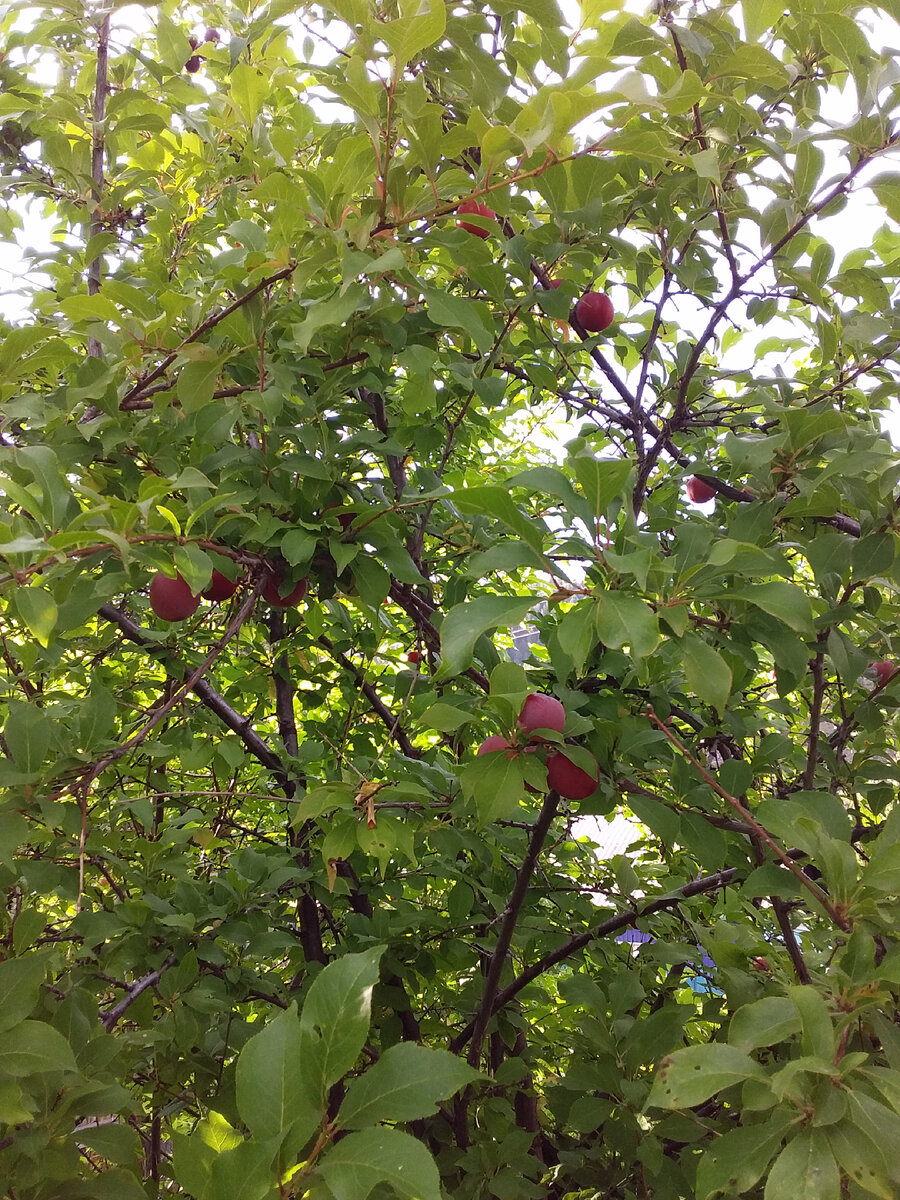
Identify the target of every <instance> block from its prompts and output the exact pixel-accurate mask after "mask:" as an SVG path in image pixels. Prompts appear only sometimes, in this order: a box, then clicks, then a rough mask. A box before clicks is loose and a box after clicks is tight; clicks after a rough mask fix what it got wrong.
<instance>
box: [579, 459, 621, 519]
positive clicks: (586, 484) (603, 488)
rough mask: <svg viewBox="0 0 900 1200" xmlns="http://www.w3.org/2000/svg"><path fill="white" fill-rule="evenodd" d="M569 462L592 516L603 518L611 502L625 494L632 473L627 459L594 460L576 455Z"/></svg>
mask: <svg viewBox="0 0 900 1200" xmlns="http://www.w3.org/2000/svg"><path fill="white" fill-rule="evenodd" d="M569 462H570V464H571V467H572V470H573V471H574V472H575V477H576V479H577V480H578V482H579V484H580V485H581V490H582V491H583V492H584V494H585V496H586V497H587V499H588V500H589V502H590V505H591V508H592V509H593V510H594V515H595V516H597V517H603V516H605V515H606V510H607V509H608V508H609V506H610V504H611V503H612V502H613V500H616V499H618V498H619V497H621V496H622V495H623V493H624V492H625V488H626V486H627V484H628V481H629V479H630V477H631V473H632V467H631V463H630V462H629V460H628V459H627V458H622V459H616V458H595V457H594V456H593V455H587V454H578V455H576V456H575V457H574V458H571V459H569Z"/></svg>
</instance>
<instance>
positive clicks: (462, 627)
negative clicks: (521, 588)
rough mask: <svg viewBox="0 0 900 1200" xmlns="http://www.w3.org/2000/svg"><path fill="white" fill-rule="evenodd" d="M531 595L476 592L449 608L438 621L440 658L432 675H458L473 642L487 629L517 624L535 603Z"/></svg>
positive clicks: (446, 676)
mask: <svg viewBox="0 0 900 1200" xmlns="http://www.w3.org/2000/svg"><path fill="white" fill-rule="evenodd" d="M536 599H537V598H536V597H534V596H479V597H478V599H477V600H470V601H469V602H468V603H466V604H457V605H456V607H455V608H451V609H450V611H449V612H448V613H447V615H446V616H445V617H444V620H443V622H442V623H441V656H442V662H441V666H440V669H439V670H438V672H437V674H436V675H435V678H436V679H437V680H441V679H449V678H450V677H451V676H453V675H459V674H460V672H462V671H464V670H465V669H466V668H467V667H468V666H469V665H470V664H471V662H472V655H473V653H474V651H475V643H476V642H477V641H478V639H479V638H480V637H482V636H483V635H484V634H485V633H487V632H488V631H490V630H494V629H497V628H499V627H501V626H502V627H505V628H509V626H510V625H518V623H519V622H520V621H521V620H522V619H523V617H524V616H525V614H526V613H527V612H528V611H529V610H530V609H531V607H532V606H533V605H534V604H535V603H536Z"/></svg>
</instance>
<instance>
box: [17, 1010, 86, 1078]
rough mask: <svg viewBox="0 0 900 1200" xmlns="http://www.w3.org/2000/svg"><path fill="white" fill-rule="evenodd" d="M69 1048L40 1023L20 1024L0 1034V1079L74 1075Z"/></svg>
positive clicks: (54, 1032)
mask: <svg viewBox="0 0 900 1200" xmlns="http://www.w3.org/2000/svg"><path fill="white" fill-rule="evenodd" d="M77 1070H78V1067H77V1066H76V1063H75V1056H74V1055H73V1053H72V1047H71V1046H70V1045H69V1043H68V1042H67V1041H66V1039H65V1038H64V1037H63V1035H62V1034H61V1033H59V1032H58V1031H57V1030H55V1029H54V1028H53V1026H52V1025H46V1024H45V1023H44V1022H43V1021H20V1022H19V1023H18V1024H17V1025H14V1026H13V1027H12V1028H11V1029H7V1030H5V1031H4V1032H3V1033H0V1075H3V1074H4V1073H5V1074H7V1075H13V1076H17V1077H19V1076H26V1075H34V1074H38V1073H40V1072H43V1071H77Z"/></svg>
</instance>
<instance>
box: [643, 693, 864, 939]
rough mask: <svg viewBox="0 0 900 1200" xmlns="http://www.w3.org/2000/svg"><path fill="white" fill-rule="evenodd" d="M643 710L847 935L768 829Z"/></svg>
mask: <svg viewBox="0 0 900 1200" xmlns="http://www.w3.org/2000/svg"><path fill="white" fill-rule="evenodd" d="M646 711H647V716H648V717H649V718H650V720H651V721H653V723H654V724H655V725H657V726H658V727H659V728H660V729H661V730H662V732H663V733H664V734H665V735H666V737H667V738H668V739H669V741H670V742H671V743H672V745H673V746H675V747H676V748H677V749H678V750H679V751H680V752H681V754H683V755H684V757H685V758H686V759H687V760H688V762H690V763H692V764H693V766H694V767H695V768H696V769H697V770H698V771H699V772H700V774H701V775H702V776H703V778H704V780H705V781H706V782H707V783H708V784H709V786H710V787H711V788H712V789H713V791H714V792H715V793H716V794H717V795H719V796H721V797H722V799H723V800H725V801H726V802H727V803H728V804H730V805H731V807H732V808H733V809H734V810H735V812H737V813H738V814H739V815H740V817H741V818H742V820H744V821H746V822H747V824H748V825H749V826H750V827H751V828H752V830H753V832H754V833H755V834H756V836H757V837H759V838H761V840H762V841H764V842H765V844H766V845H767V846H768V847H769V849H770V850H772V851H773V852H774V853H775V854H776V855H777V856H778V858H780V859H781V861H782V863H784V865H785V866H786V867H787V869H788V870H789V871H790V872H791V874H792V875H794V876H796V878H797V879H798V880H799V881H800V882H801V883H802V884H803V886H804V887H805V888H806V890H807V891H808V892H809V893H810V894H811V895H812V896H813V897H814V899H815V900H817V901H818V903H819V904H820V905H821V906H822V908H824V909H825V911H826V912H827V913H828V915H829V917H831V919H832V921H834V923H835V925H837V927H838V928H839V929H843V930H844V931H845V932H849V931H850V929H851V928H852V926H851V924H850V922H849V920H848V919H847V917H846V916H845V915H844V914H843V913H842V912H840V911H839V910H838V909H837V907H836V906H835V905H834V904H833V903H832V901H831V900H830V899H829V897H828V896H827V895H826V894H825V893H824V892H823V891H822V889H821V888H820V887H818V886H817V885H816V884H815V883H814V882H813V881H812V880H811V879H810V878H809V876H808V875H805V874H804V872H803V871H802V870H801V868H800V867H798V866H797V864H796V863H795V862H794V860H793V859H792V858H791V857H790V855H789V854H787V853H786V852H785V851H784V850H782V848H781V847H780V846H779V845H778V843H777V842H776V841H775V839H774V838H773V837H772V835H771V834H770V833H769V832H768V830H766V829H764V828H763V826H762V825H760V823H759V822H758V821H757V820H756V818H755V817H754V816H753V814H752V813H751V812H750V810H749V809H748V808H745V807H744V805H743V804H742V803H741V802H740V800H738V798H737V797H736V796H732V795H731V793H730V792H726V790H725V789H724V788H723V787H722V786H721V785H720V784H719V783H718V782H717V781H716V780H715V779H714V778H713V777H712V775H710V773H709V771H707V769H706V768H705V767H704V766H703V764H702V763H701V762H700V761H699V760H698V759H697V758H695V757H694V755H693V754H692V753H691V751H690V750H689V749H688V748H687V746H685V744H684V743H683V742H682V741H681V739H680V738H678V737H677V736H676V735H675V734H674V733H673V732H672V730H671V729H669V727H668V725H666V723H665V721H662V720H660V718H659V717H658V716H657V715H656V713H655V712H654V711H653V709H652V708H648V709H647V710H646Z"/></svg>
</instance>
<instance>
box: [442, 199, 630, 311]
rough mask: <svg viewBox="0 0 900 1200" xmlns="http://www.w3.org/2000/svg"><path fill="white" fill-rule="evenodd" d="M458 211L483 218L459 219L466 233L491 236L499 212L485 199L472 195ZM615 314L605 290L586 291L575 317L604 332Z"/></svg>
mask: <svg viewBox="0 0 900 1200" xmlns="http://www.w3.org/2000/svg"><path fill="white" fill-rule="evenodd" d="M456 211H457V213H459V214H460V215H461V216H463V217H467V216H469V217H480V218H481V222H480V223H478V224H476V223H475V222H474V221H465V220H461V221H457V222H456V224H457V225H458V227H459V228H460V229H464V230H465V231H466V233H471V234H472V235H473V236H474V237H477V238H481V239H482V240H483V239H484V238H489V237H490V236H491V230H490V226H489V224H488V222H491V221H496V219H497V214H496V213H495V212H494V210H493V209H492V208H488V206H487V205H486V204H485V203H484V202H483V201H481V200H476V199H475V197H474V196H470V197H469V199H468V200H463V202H462V203H461V204H459V205H457V208H456ZM559 284H560V281H559V280H558V279H551V280H550V287H552V288H558V287H559ZM615 315H616V314H615V309H614V308H613V305H612V300H610V298H609V296H607V295H605V294H604V293H603V292H585V293H584V295H583V296H582V297H581V299H580V300H579V301H578V302H577V303H576V305H575V319H576V320H577V321H578V322H579V324H580V325H581V326H582V328H583V329H584V330H585V331H586V332H587V333H602V332H603V330H604V329H608V328H609V327H610V325H612V323H613V318H614V317H615Z"/></svg>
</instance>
